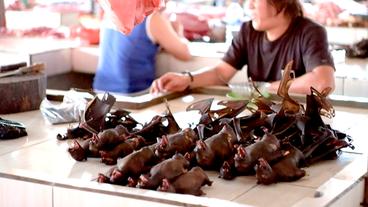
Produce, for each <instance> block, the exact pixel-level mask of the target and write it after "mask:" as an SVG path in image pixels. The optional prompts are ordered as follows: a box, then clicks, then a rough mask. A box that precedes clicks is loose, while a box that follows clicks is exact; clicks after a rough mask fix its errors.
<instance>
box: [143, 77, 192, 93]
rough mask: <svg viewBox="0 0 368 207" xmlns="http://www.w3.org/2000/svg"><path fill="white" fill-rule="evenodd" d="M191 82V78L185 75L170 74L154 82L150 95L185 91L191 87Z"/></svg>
mask: <svg viewBox="0 0 368 207" xmlns="http://www.w3.org/2000/svg"><path fill="white" fill-rule="evenodd" d="M190 82H191V79H190V77H189V76H187V75H185V74H181V73H174V72H168V73H166V74H164V75H163V76H161V77H160V78H158V79H156V80H154V81H153V83H152V85H151V89H150V93H151V94H157V93H161V92H174V91H184V90H185V89H186V88H187V87H188V86H189V85H190Z"/></svg>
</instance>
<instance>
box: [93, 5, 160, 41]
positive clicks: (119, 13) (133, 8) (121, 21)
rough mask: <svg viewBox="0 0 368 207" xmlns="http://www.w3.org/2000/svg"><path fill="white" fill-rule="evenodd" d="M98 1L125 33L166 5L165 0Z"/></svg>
mask: <svg viewBox="0 0 368 207" xmlns="http://www.w3.org/2000/svg"><path fill="white" fill-rule="evenodd" d="M98 2H99V3H100V5H101V7H102V9H103V10H104V11H105V14H106V15H107V16H108V17H109V18H111V20H112V22H113V23H114V24H115V25H116V27H117V29H118V30H119V31H120V32H122V33H124V34H129V33H130V32H131V31H132V29H133V27H134V26H135V25H137V24H139V23H141V22H142V21H143V19H144V18H145V17H146V16H147V15H149V14H151V13H152V12H153V11H154V10H155V9H158V8H160V7H163V6H164V5H165V0H98Z"/></svg>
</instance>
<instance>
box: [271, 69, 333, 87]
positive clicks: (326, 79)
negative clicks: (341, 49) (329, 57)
mask: <svg viewBox="0 0 368 207" xmlns="http://www.w3.org/2000/svg"><path fill="white" fill-rule="evenodd" d="M279 84H280V81H275V82H272V83H271V85H270V87H269V90H270V91H272V92H276V91H277V89H278V87H279ZM311 86H313V87H314V88H315V89H317V90H318V91H320V92H321V91H322V90H324V89H325V88H327V87H330V88H331V89H332V90H331V92H333V91H334V89H335V77H334V69H333V68H332V67H331V66H327V65H322V66H318V67H316V68H314V69H313V70H312V72H309V73H306V74H304V75H302V76H300V77H298V78H295V79H294V80H293V82H292V84H291V86H290V89H289V92H290V93H298V94H310V87H311Z"/></svg>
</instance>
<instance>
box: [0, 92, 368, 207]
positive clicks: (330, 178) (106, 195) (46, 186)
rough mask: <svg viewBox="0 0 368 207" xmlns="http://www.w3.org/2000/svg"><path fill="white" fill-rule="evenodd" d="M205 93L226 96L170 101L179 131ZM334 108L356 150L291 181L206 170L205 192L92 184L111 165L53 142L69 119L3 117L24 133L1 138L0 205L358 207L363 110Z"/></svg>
mask: <svg viewBox="0 0 368 207" xmlns="http://www.w3.org/2000/svg"><path fill="white" fill-rule="evenodd" d="M209 97H213V98H214V99H215V102H217V101H220V100H225V99H227V98H226V97H225V96H219V95H208V94H194V93H193V94H188V95H184V96H181V97H179V98H175V99H172V100H170V101H168V104H169V106H170V109H171V111H172V113H173V115H174V117H175V119H176V120H177V122H178V124H179V126H180V127H181V128H184V127H188V123H192V122H193V120H196V119H197V118H199V114H198V112H196V111H190V112H186V111H185V108H186V107H187V106H188V105H189V104H190V103H193V102H195V101H198V100H202V99H206V98H209ZM335 109H336V116H335V117H334V118H333V119H331V120H327V122H328V123H329V124H331V126H332V127H333V128H335V129H338V130H339V131H342V132H344V133H347V134H349V135H351V136H352V138H353V139H354V145H355V146H356V148H355V149H354V150H350V149H344V150H343V152H342V154H341V155H340V156H339V158H338V159H336V160H326V161H321V162H318V163H316V164H313V165H311V166H310V167H307V168H305V170H306V176H304V177H303V178H301V179H300V180H297V181H295V182H281V183H276V184H272V185H260V184H257V180H256V178H255V176H238V177H236V178H235V179H234V180H231V181H228V180H224V179H222V178H219V177H218V172H215V171H206V174H207V175H208V176H209V178H210V180H211V181H213V183H212V186H204V187H203V188H202V190H203V191H204V193H205V195H203V196H192V195H183V194H174V193H166V192H158V191H153V190H144V189H139V188H132V187H125V186H118V185H112V184H106V183H98V182H97V181H96V179H97V176H98V174H99V173H104V172H106V171H108V170H109V169H110V168H111V166H108V165H105V164H103V163H102V162H101V161H100V159H97V158H88V159H87V161H83V162H78V161H76V160H74V159H73V158H72V157H71V156H70V154H69V153H68V148H69V147H70V145H71V140H66V141H60V140H57V139H56V135H57V134H58V133H65V131H66V129H67V128H68V127H71V125H70V124H58V125H51V124H49V123H47V122H46V121H45V120H44V119H43V117H42V115H41V113H40V111H38V110H36V111H30V112H24V113H16V114H9V115H2V118H5V119H9V120H16V121H19V122H22V123H24V124H25V125H26V127H27V131H28V136H26V137H21V138H18V139H13V140H0V163H1V165H0V206H39V207H43V206H54V207H58V206H79V207H81V206H88V207H91V206H122V205H123V206H328V205H331V206H334V205H335V206H338V205H341V206H347V205H348V206H359V205H360V202H361V201H363V189H364V186H363V183H364V175H365V174H366V173H367V152H368V143H367V139H366V136H365V134H366V133H365V131H364V130H365V129H366V128H365V124H366V123H367V122H368V109H363V108H349V107H339V106H338V107H335ZM164 110H165V103H159V104H156V105H153V106H149V107H147V108H144V109H135V110H130V111H131V115H132V116H133V117H134V118H135V119H136V120H137V121H140V122H142V123H144V122H147V121H148V120H150V119H151V118H152V117H153V116H155V115H157V114H161V113H163V112H164ZM74 125H77V123H74Z"/></svg>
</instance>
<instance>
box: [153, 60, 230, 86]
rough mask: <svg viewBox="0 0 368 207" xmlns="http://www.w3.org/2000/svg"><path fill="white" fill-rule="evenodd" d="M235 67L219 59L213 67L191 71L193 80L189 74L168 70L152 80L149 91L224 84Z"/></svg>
mask: <svg viewBox="0 0 368 207" xmlns="http://www.w3.org/2000/svg"><path fill="white" fill-rule="evenodd" d="M236 72H237V71H236V69H235V68H233V67H232V66H231V65H229V64H228V63H226V62H223V61H221V62H220V63H219V64H218V65H216V66H215V67H207V68H203V69H201V70H198V71H195V72H192V73H191V74H192V76H193V81H191V78H190V76H188V75H185V74H181V73H173V72H169V73H166V74H164V75H163V76H161V77H160V78H158V79H156V80H155V81H153V83H152V86H151V90H150V92H151V93H159V92H172V91H183V90H185V89H186V88H187V87H188V86H189V87H191V88H196V87H203V86H210V85H224V84H227V83H228V82H229V80H230V79H231V78H232V77H233V76H234V75H235V73H236Z"/></svg>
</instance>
